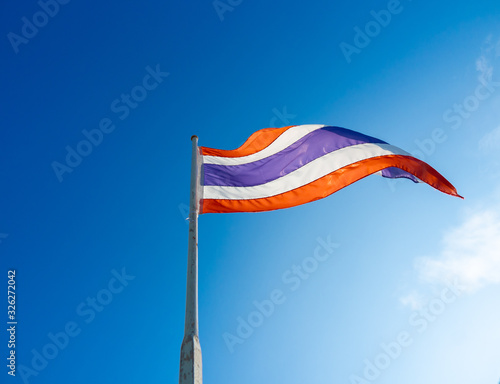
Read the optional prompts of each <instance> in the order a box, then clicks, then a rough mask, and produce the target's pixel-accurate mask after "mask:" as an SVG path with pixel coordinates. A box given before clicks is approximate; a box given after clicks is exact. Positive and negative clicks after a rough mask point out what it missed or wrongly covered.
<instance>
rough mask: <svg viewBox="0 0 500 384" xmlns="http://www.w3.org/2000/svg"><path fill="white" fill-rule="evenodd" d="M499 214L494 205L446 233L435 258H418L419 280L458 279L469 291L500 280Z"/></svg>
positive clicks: (440, 281)
mask: <svg viewBox="0 0 500 384" xmlns="http://www.w3.org/2000/svg"><path fill="white" fill-rule="evenodd" d="M499 213H500V212H499V210H497V209H493V208H492V209H489V210H482V211H479V212H474V213H472V214H470V215H469V216H468V217H467V218H466V219H465V221H464V222H463V223H462V224H461V225H460V226H458V227H457V228H454V229H452V230H450V231H449V232H447V233H446V234H445V236H444V237H443V240H442V243H443V247H442V250H441V252H440V254H439V256H438V257H435V258H432V257H422V258H419V259H417V261H416V263H415V266H416V269H417V271H418V273H419V276H420V278H421V280H422V281H424V282H430V283H438V284H446V283H448V282H450V281H454V280H455V279H457V280H458V281H459V282H460V284H461V285H462V286H464V289H465V290H466V291H469V292H473V291H476V290H478V289H480V288H482V287H484V286H486V285H489V284H497V283H500V215H499Z"/></svg>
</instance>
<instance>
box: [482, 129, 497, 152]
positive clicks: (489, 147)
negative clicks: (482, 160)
mask: <svg viewBox="0 0 500 384" xmlns="http://www.w3.org/2000/svg"><path fill="white" fill-rule="evenodd" d="M499 149H500V127H498V128H495V129H494V130H492V131H490V132H488V133H487V134H486V135H484V136H483V137H482V138H481V139H480V140H479V150H480V151H481V152H483V153H485V154H490V153H494V152H497V151H498V150H499Z"/></svg>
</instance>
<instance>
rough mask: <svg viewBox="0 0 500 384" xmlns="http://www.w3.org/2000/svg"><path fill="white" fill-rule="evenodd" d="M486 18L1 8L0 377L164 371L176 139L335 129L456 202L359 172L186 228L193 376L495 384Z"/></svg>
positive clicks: (489, 18)
mask: <svg viewBox="0 0 500 384" xmlns="http://www.w3.org/2000/svg"><path fill="white" fill-rule="evenodd" d="M499 11H500V8H499V5H498V3H497V2H493V1H476V2H465V1H462V2H456V1H453V2H452V1H448V0H446V1H441V2H438V3H435V2H434V3H433V2H421V1H409V0H402V1H400V2H398V1H394V0H391V1H374V2H371V3H370V4H369V5H368V4H366V5H365V4H352V5H351V4H346V5H338V4H336V3H335V2H331V1H310V2H308V3H307V4H306V3H303V2H286V1H273V2H265V1H259V0H254V1H245V0H243V1H241V0H231V1H230V0H220V1H215V2H214V1H203V2H201V1H199V2H196V3H192V2H191V3H188V2H171V1H170V2H160V1H152V2H148V3H146V4H143V3H138V2H115V1H111V2H107V3H106V4H100V3H82V2H76V1H68V0H64V1H62V0H59V2H57V3H56V2H55V0H41V1H40V2H34V1H33V2H27V1H24V2H9V3H5V4H2V12H0V18H1V25H2V30H3V36H4V37H3V39H2V43H1V44H0V50H1V55H2V59H3V60H2V63H3V71H2V72H1V74H0V79H1V85H2V89H3V91H4V92H3V97H2V108H0V119H1V122H2V129H1V135H2V137H1V140H0V146H1V149H0V156H1V160H2V161H1V164H2V167H0V180H1V182H2V185H3V188H2V199H1V200H0V217H1V221H0V241H1V242H0V253H1V257H0V264H1V269H0V271H1V274H2V276H3V277H2V279H3V283H2V284H3V286H4V287H5V286H6V285H7V283H8V276H7V275H8V271H9V270H13V269H15V271H16V320H17V321H18V324H17V325H16V349H15V351H16V376H15V377H11V376H9V375H8V371H9V368H7V367H4V369H3V371H2V372H1V373H0V375H2V376H3V378H2V382H4V381H5V382H12V383H34V384H37V383H40V384H44V383H67V382H71V383H75V384H77V383H89V382H93V383H108V382H116V383H136V382H139V381H140V382H144V383H160V382H165V383H166V382H177V381H178V370H179V352H180V345H181V342H182V337H183V328H184V304H185V281H186V256H187V229H188V226H187V221H186V220H185V219H186V217H187V212H186V207H187V204H188V199H189V172H190V156H191V153H190V151H191V142H190V137H191V135H193V134H196V135H198V136H199V144H200V145H203V146H208V147H214V148H221V149H233V148H236V147H238V146H240V145H241V144H242V143H243V142H244V141H245V140H246V138H247V137H248V136H250V134H251V133H253V132H254V131H256V130H258V129H261V128H267V127H272V126H275V127H280V126H286V125H291V124H328V125H337V126H343V127H346V128H349V129H353V130H357V131H360V132H363V133H365V134H368V135H371V136H375V137H378V138H380V139H382V140H385V141H388V142H389V143H391V144H393V145H396V146H399V147H401V148H403V149H405V150H407V151H409V152H412V153H414V154H415V155H416V156H419V157H420V158H422V159H423V160H425V161H427V162H428V163H429V164H431V165H432V166H433V167H435V168H436V169H437V170H438V171H439V172H441V173H442V174H443V175H444V176H445V177H447V178H448V179H449V180H450V181H451V182H452V183H453V184H454V185H455V186H456V187H457V189H458V192H459V193H460V194H461V195H463V196H464V197H465V200H460V199H457V198H453V197H450V196H448V195H444V194H442V193H439V192H438V191H436V190H434V189H433V188H431V187H429V186H427V185H423V184H422V185H415V184H413V183H411V182H410V181H407V180H402V181H397V182H389V181H387V180H385V179H383V178H381V177H379V176H377V175H373V176H370V177H368V178H366V179H363V180H361V181H360V182H358V183H356V184H354V185H351V186H349V187H347V188H345V189H343V190H341V191H339V192H338V193H336V194H334V195H332V196H330V197H328V198H326V199H323V200H320V201H317V202H314V203H310V204H307V205H303V206H299V207H295V208H291V209H287V210H281V211H275V212H266V213H257V214H226V215H224V214H210V215H203V216H202V217H200V222H199V225H200V230H199V257H200V261H199V262H200V271H199V273H200V276H199V285H200V293H199V294H200V297H199V299H200V303H199V305H200V313H199V317H200V341H201V347H202V352H203V365H204V366H203V373H204V382H205V383H233V382H238V383H256V382H262V383H277V382H279V383H281V382H286V383H291V384H293V383H297V384H298V383H306V382H307V383H309V382H310V383H318V384H322V383H373V382H380V383H382V382H383V383H388V384H391V383H401V382H402V381H403V380H404V382H405V383H408V384H417V383H419V384H420V383H422V382H428V383H441V382H444V381H447V382H455V383H464V384H465V383H470V382H474V383H481V384H483V383H484V384H490V383H498V381H499V380H500V368H499V367H500V364H499V362H500V351H499V349H498V348H497V346H498V345H499V341H500V331H499V330H498V329H499V328H498V324H499V322H500V311H499V309H498V308H499V306H498V295H499V293H500V292H499V286H498V283H500V257H498V249H500V242H499V239H500V157H499V155H498V154H499V153H500V152H499V150H500V112H499V111H500V108H499V104H500V96H499V95H500V93H499V92H498V91H499V90H500V29H499V27H498V26H499V25H500V12H499ZM359 31H361V32H359ZM346 47H348V48H346ZM89 143H90V144H89ZM79 153H80V154H79ZM325 243H326V244H330V245H329V246H328V245H323V246H321V244H325ZM318 247H319V248H318ZM317 249H319V251H318V252H320V253H321V255H323V257H322V259H323V260H320V261H318V260H317V259H314V255H315V252H316V250H317ZM314 260H316V263H315V262H314ZM297 267H300V268H302V269H303V270H306V271H308V272H307V273H303V274H301V275H298V274H294V272H293V271H294V270H295V271H296V270H297V269H296V268H297ZM292 277H293V278H294V279H292ZM4 294H5V296H4V297H5V299H4V300H3V302H4V309H3V310H4V311H5V312H4V313H5V315H4V317H3V319H4V320H3V321H4V322H5V323H4V326H3V328H5V329H7V328H6V327H7V324H6V323H7V317H6V315H7V305H8V304H7V292H5V293H4ZM273 298H274V299H275V303H274V304H273V306H272V309H269V310H268V311H267V312H266V311H265V310H262V311H263V312H265V313H264V314H262V313H261V314H260V315H259V314H258V313H257V314H256V311H258V307H259V306H260V307H261V308H262V306H263V305H264V306H265V305H266V303H267V305H268V303H269V302H268V301H269V300H271V299H273ZM255 302H257V304H255ZM263 303H264V304H263ZM268 308H270V307H269V305H268ZM242 322H244V323H245V324H247V325H244V326H241V325H240V324H242ZM249 322H250V323H253V324H254V325H255V326H251V325H249ZM228 335H231V336H232V337H234V338H233V339H231V338H230V336H228ZM9 336H10V335H9V334H8V333H7V332H6V331H4V332H2V336H1V338H0V339H1V346H0V353H1V356H2V359H6V358H7V356H8V354H9V353H10V350H11V349H10V348H9V347H8V338H9ZM228 338H229V339H228ZM235 338H238V340H239V342H238V343H234V342H233V343H232V342H228V340H233V341H234V340H236V339H235ZM3 361H6V360H3Z"/></svg>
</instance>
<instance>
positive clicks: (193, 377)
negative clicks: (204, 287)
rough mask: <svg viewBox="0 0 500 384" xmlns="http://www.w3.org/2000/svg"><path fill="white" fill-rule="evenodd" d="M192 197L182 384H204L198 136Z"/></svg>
mask: <svg viewBox="0 0 500 384" xmlns="http://www.w3.org/2000/svg"><path fill="white" fill-rule="evenodd" d="M191 141H192V145H193V152H192V156H191V194H190V207H189V243H188V265H187V283H186V317H185V322H184V339H183V340H182V346H181V363H180V369H179V384H202V383H203V379H202V364H201V347H200V341H199V336H198V210H199V194H198V193H199V192H198V185H199V177H200V175H199V173H200V169H199V167H198V137H197V136H193V137H191Z"/></svg>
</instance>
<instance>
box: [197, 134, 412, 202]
mask: <svg viewBox="0 0 500 384" xmlns="http://www.w3.org/2000/svg"><path fill="white" fill-rule="evenodd" d="M384 155H406V156H411V155H410V154H409V153H408V152H406V151H403V150H402V149H401V148H398V147H395V146H393V145H390V144H372V143H367V144H357V145H352V146H349V147H345V148H341V149H339V150H336V151H333V152H330V153H327V154H326V155H324V156H322V157H319V158H317V159H315V160H313V161H311V162H310V163H307V164H306V165H304V166H303V167H301V168H299V169H297V170H295V171H293V172H291V173H289V174H287V175H285V176H283V177H280V178H278V179H276V180H272V181H269V182H267V183H265V184H261V185H256V186H252V187H228V186H213V185H205V186H203V190H204V191H203V198H205V199H228V200H249V199H260V198H265V197H271V196H275V195H279V194H280V193H284V192H288V191H291V190H292V189H296V188H299V187H302V186H303V185H306V184H309V183H311V182H313V181H314V180H317V179H319V178H321V177H323V176H326V175H328V174H329V173H332V172H334V171H336V170H338V169H340V168H343V167H345V166H347V165H349V164H352V163H355V162H358V161H361V160H365V159H369V158H372V157H377V156H384Z"/></svg>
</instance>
